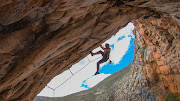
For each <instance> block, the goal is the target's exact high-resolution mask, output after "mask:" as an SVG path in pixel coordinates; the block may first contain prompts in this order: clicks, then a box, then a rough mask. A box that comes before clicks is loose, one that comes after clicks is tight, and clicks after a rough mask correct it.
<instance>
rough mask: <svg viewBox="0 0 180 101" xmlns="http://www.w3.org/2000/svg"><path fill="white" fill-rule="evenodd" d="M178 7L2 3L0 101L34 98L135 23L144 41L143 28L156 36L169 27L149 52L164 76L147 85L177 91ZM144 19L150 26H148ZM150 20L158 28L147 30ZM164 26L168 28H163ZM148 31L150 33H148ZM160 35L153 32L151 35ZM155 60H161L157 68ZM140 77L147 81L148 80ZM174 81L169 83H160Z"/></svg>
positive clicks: (64, 0) (33, 0)
mask: <svg viewBox="0 0 180 101" xmlns="http://www.w3.org/2000/svg"><path fill="white" fill-rule="evenodd" d="M179 5H180V2H179V1H178V0H173V1H170V0H165V1H164V0H1V4H0V39H1V40H0V79H1V81H0V99H1V100H24V101H25V100H32V99H33V98H34V97H35V96H36V95H37V94H38V93H39V92H40V91H41V90H42V89H43V88H44V87H45V85H46V84H47V83H48V82H49V81H50V80H51V79H52V78H53V77H54V76H56V75H58V74H60V73H62V72H63V71H64V70H66V69H68V68H70V67H71V65H73V64H74V63H76V62H78V61H79V60H81V59H82V58H84V57H85V56H86V55H87V54H88V53H89V52H88V51H90V50H92V49H94V48H96V47H97V46H99V45H100V44H101V43H102V42H104V41H105V40H107V39H108V38H109V37H111V35H113V34H115V33H116V32H117V31H118V30H119V29H120V28H122V27H124V26H125V25H126V24H127V23H128V22H130V21H134V24H135V26H136V28H137V30H138V31H139V33H140V35H142V39H146V36H143V35H145V33H146V31H145V29H148V28H152V32H158V30H159V29H158V28H159V27H161V26H165V27H167V26H168V27H169V28H165V27H162V29H164V30H167V31H166V32H168V33H170V34H168V35H170V37H169V36H168V37H167V36H166V35H167V34H165V36H164V38H165V41H166V42H163V40H159V42H162V44H163V46H162V47H158V48H157V50H156V52H155V50H154V49H152V50H153V51H152V52H153V53H152V54H156V55H153V57H154V58H155V57H156V56H157V58H155V59H154V60H155V61H156V62H155V63H154V64H153V70H154V71H155V72H153V73H155V74H160V72H161V71H163V73H165V74H162V73H161V74H162V75H158V76H155V77H158V79H156V80H157V82H154V81H153V82H152V83H151V84H152V85H154V84H157V87H159V86H162V85H164V86H165V88H167V87H168V89H169V90H170V91H172V92H178V93H179V89H180V88H179V86H175V85H178V84H179V79H177V78H178V76H179V65H178V63H180V62H179V60H178V59H179V29H180V28H179V25H180V24H179V22H180V18H179V16H180V15H179ZM143 18H144V19H146V20H148V21H149V22H147V24H146V23H145V22H146V20H145V21H144V20H142V19H143ZM152 18H157V19H152ZM163 18H164V20H166V21H164V20H163ZM137 19H139V20H137ZM136 20H137V21H136ZM141 20H142V22H141ZM167 21H168V22H167ZM150 22H154V24H157V27H158V28H156V26H154V27H155V28H153V26H152V27H150V26H151V23H150ZM161 22H163V23H161ZM164 22H166V23H164ZM167 23H171V24H169V25H167V26H166V25H161V24H167ZM138 24H139V25H138ZM141 25H144V26H145V27H143V26H141ZM147 25H149V26H147ZM141 27H142V28H141ZM153 29H154V30H153ZM156 29H157V31H156ZM149 31H150V32H149ZM147 33H150V34H152V33H151V30H147ZM158 33H159V34H161V33H160V32H158ZM159 34H157V33H154V37H158V35H159ZM147 38H148V37H147ZM162 38H163V36H162ZM159 39H160V38H159ZM171 39H172V40H173V41H169V40H171ZM148 40H149V41H150V42H146V44H147V45H148V46H149V47H150V48H152V47H151V46H152V45H151V44H154V42H151V41H152V40H150V38H148V39H147V40H145V41H148ZM167 43H170V45H169V44H167ZM159 44H160V43H159ZM160 46H161V45H160ZM164 46H165V49H164V50H163V47H164ZM171 46H172V47H171ZM169 47H171V49H168V48H169ZM161 48H162V49H161ZM155 49H156V47H155ZM161 50H162V51H161ZM171 50H172V51H171ZM164 52H165V53H167V54H165V55H164ZM159 53H160V54H159ZM158 56H159V57H161V56H163V57H164V58H163V57H162V59H159V58H158ZM167 57H169V58H168V59H166V58H167ZM172 60H173V61H172ZM157 61H160V62H158V64H156V63H157ZM164 62H166V63H164ZM155 64H156V65H155ZM160 64H161V65H162V66H160ZM169 65H172V66H169ZM163 66H164V67H163ZM151 67H152V66H151ZM151 67H147V68H151ZM170 68H172V69H170ZM156 70H157V71H156ZM158 70H159V72H158ZM172 71H173V72H172ZM150 73H151V72H150ZM143 74H144V76H145V77H147V79H149V80H150V81H151V77H148V76H147V75H145V72H143ZM169 74H170V75H171V76H173V77H172V78H170V77H169V76H168V75H169ZM167 76H168V77H167ZM160 78H161V79H160ZM169 79H170V80H169ZM172 79H173V83H167V85H166V83H163V82H166V81H168V82H170V81H171V80H172ZM152 80H153V79H152ZM173 87H176V88H173ZM160 95H161V94H160ZM161 96H162V95H161Z"/></svg>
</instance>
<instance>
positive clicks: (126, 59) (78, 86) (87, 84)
mask: <svg viewBox="0 0 180 101" xmlns="http://www.w3.org/2000/svg"><path fill="white" fill-rule="evenodd" d="M133 29H134V26H133V24H132V23H129V24H128V25H127V26H126V27H124V28H123V29H121V30H119V32H118V33H116V34H115V35H113V36H112V37H111V38H110V39H109V40H107V41H106V42H105V43H109V44H110V47H111V53H110V60H111V61H112V64H109V62H106V63H103V64H101V65H100V70H99V72H100V73H101V74H98V75H94V73H95V72H96V64H97V62H98V61H99V60H100V59H101V58H102V57H101V55H96V56H91V55H88V56H87V57H86V58H84V59H83V60H81V61H80V62H79V63H77V64H75V65H73V66H72V67H71V68H70V69H69V70H66V71H65V72H63V73H62V74H60V75H58V76H56V77H54V78H53V79H52V80H51V81H50V82H49V83H48V84H47V85H48V86H49V87H51V88H53V89H55V90H54V91H53V90H52V89H50V88H48V87H45V88H44V89H43V90H42V91H41V92H40V93H39V94H38V96H48V97H61V96H66V95H69V94H72V93H76V92H79V91H82V90H87V89H90V88H92V87H93V86H95V85H96V84H98V83H99V82H101V81H102V80H104V79H105V78H106V77H108V76H110V75H111V74H113V73H115V72H117V71H119V70H121V69H122V68H124V67H126V66H127V65H129V64H130V63H131V62H132V60H133V55H134V35H133V32H132V31H133ZM105 43H103V44H102V45H103V46H104V45H105ZM99 50H102V49H101V48H100V47H98V48H96V49H94V50H93V52H97V51H99ZM83 67H84V68H83ZM82 68H83V69H82ZM81 69H82V70H81ZM72 73H73V74H72ZM74 74H75V75H74ZM68 78H70V79H68ZM67 79H68V80H67ZM66 80H67V82H65V83H64V81H66ZM62 83H64V84H63V85H62V86H59V85H61V84H62ZM53 93H54V95H53Z"/></svg>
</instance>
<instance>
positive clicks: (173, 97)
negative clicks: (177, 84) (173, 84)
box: [165, 92, 179, 101]
mask: <svg viewBox="0 0 180 101" xmlns="http://www.w3.org/2000/svg"><path fill="white" fill-rule="evenodd" d="M177 97H178V94H177V93H175V94H174V93H172V92H171V93H169V94H168V95H167V96H166V98H165V101H179V100H178V98H177Z"/></svg>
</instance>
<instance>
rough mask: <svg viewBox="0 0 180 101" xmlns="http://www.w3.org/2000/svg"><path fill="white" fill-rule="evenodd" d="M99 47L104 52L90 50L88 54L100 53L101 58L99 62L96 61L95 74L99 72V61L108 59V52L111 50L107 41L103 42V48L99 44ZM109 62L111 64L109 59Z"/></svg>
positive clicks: (102, 61)
mask: <svg viewBox="0 0 180 101" xmlns="http://www.w3.org/2000/svg"><path fill="white" fill-rule="evenodd" d="M100 47H101V48H102V49H103V50H104V52H103V51H98V52H96V53H93V52H91V51H90V54H91V55H92V56H93V55H97V54H101V55H102V56H103V58H102V59H101V60H100V61H99V62H97V71H96V73H95V75H97V74H99V65H100V64H101V63H104V62H106V61H107V60H108V59H109V56H110V52H111V48H110V47H109V44H108V43H106V44H105V48H104V47H103V46H102V45H100ZM109 63H110V64H111V60H109Z"/></svg>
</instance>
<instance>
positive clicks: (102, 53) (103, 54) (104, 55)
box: [98, 51, 109, 63]
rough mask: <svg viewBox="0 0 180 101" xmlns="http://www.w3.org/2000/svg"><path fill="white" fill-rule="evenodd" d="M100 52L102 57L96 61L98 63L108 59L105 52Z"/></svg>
mask: <svg viewBox="0 0 180 101" xmlns="http://www.w3.org/2000/svg"><path fill="white" fill-rule="evenodd" d="M100 52H101V55H102V56H103V58H102V59H101V60H100V61H99V62H98V63H103V62H106V61H107V60H108V59H109V56H108V54H107V53H104V52H102V51H100Z"/></svg>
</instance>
